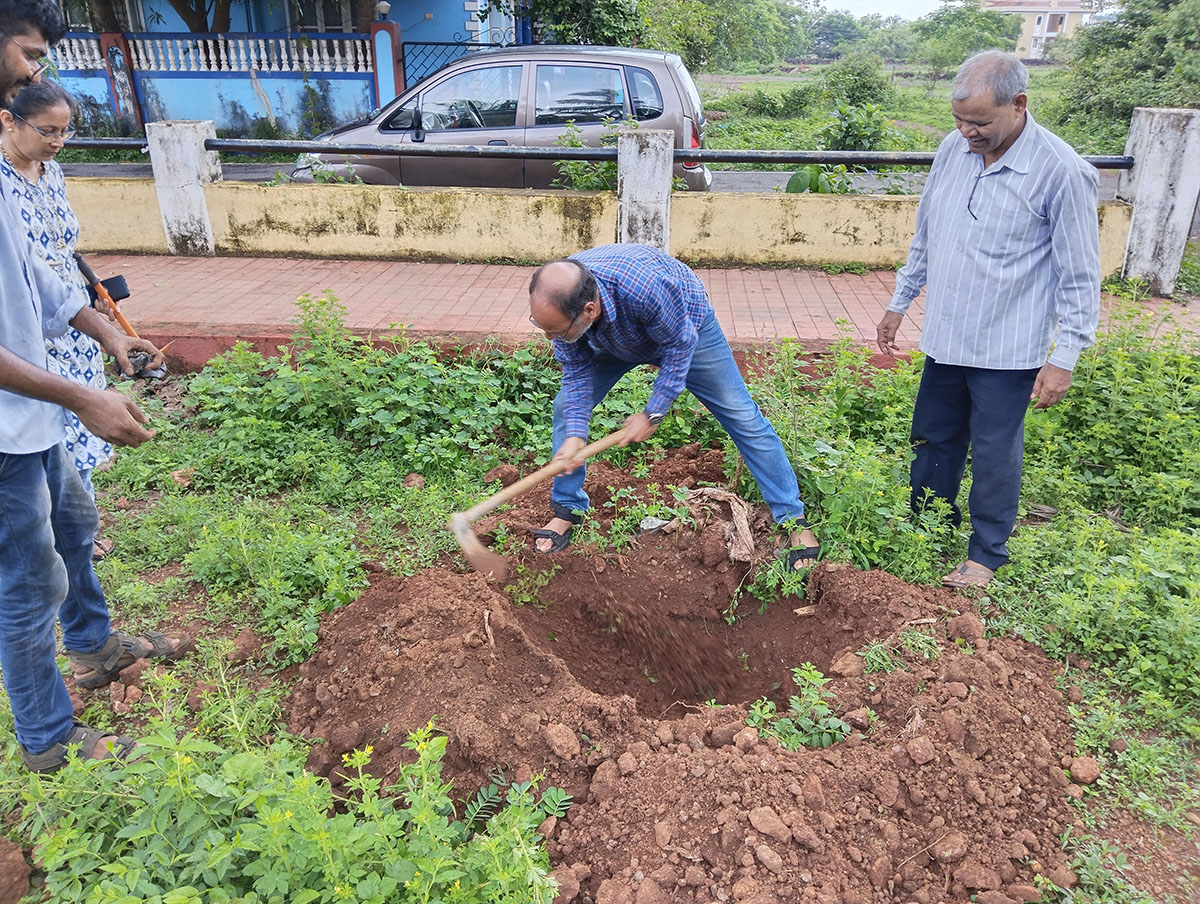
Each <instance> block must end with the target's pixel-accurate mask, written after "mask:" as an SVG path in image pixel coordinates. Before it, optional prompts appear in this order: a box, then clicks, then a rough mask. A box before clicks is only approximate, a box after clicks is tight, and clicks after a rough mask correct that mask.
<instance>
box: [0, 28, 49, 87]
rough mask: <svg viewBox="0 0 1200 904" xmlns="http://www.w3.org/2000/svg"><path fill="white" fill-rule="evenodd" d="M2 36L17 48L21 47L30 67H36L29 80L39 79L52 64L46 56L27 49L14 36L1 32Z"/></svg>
mask: <svg viewBox="0 0 1200 904" xmlns="http://www.w3.org/2000/svg"><path fill="white" fill-rule="evenodd" d="M0 35H3V36H4V37H6V38H8V40H10V41H12V42H13V43H14V44H16V45H17V47H19V48H20V49H21V52H22V53H24V54H25V58H26V59H27V60H29V63H30V65H31V66H33V67H34V68H33V70H32V71H31V72H30V73H29V76H28V77H29V78H31V79H34V78H37V77H38V76H39V75H41V74H42V73H43V72H44V71H45V70H46V68H47V67H48V66H49V65H50V63H51V60H50V57H48V56H45V55H44V54H41V53H38V52H37V51H36V50H33V49H31V48H29V47H26V46H25V45H24V44H22V43H21V42H20V41H18V40H17V39H16V38H14V37H13V36H12V35H10V34H9V33H8V32H6V31H0Z"/></svg>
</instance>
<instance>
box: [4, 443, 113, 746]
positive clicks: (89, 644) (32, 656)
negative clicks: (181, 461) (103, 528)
mask: <svg viewBox="0 0 1200 904" xmlns="http://www.w3.org/2000/svg"><path fill="white" fill-rule="evenodd" d="M98 527H99V517H98V515H97V513H96V505H95V503H94V502H92V500H91V497H89V496H88V494H87V491H86V490H85V489H84V486H83V481H82V480H81V479H80V477H79V471H78V470H76V468H75V465H74V464H72V462H71V460H70V459H69V458H68V457H67V453H66V451H65V450H64V449H63V447H62V444H61V443H60V444H59V445H57V446H55V447H54V448H52V449H47V450H46V451H45V452H35V453H32V454H29V455H13V454H6V453H0V668H2V669H3V673H4V686H5V688H6V689H7V691H8V699H9V703H10V704H11V705H12V712H13V719H14V721H15V722H16V725H17V740H18V741H20V742H21V746H23V747H24V748H25V749H26V750H27V751H28V752H30V753H41V752H42V751H44V750H48V749H49V748H51V747H53V746H54V745H55V744H57V743H59V742H60V741H62V740H63V739H64V738H66V736H67V735H68V734H70V732H71V727H72V711H71V700H70V698H69V697H68V696H67V687H66V685H65V684H63V679H62V675H61V674H59V671H58V664H57V663H56V661H55V650H56V644H55V638H54V623H55V621H56V620H58V619H59V618H61V619H62V626H63V642H64V644H65V645H66V647H67V649H71V650H83V651H85V652H91V651H94V650H98V649H99V648H100V647H102V646H103V645H104V643H105V641H107V640H108V635H109V630H110V625H109V620H108V605H107V603H106V601H105V599H104V592H103V591H102V590H101V589H100V582H99V581H97V580H96V572H95V571H94V570H93V568H92V539H93V538H94V537H95V536H96V530H97V528H98Z"/></svg>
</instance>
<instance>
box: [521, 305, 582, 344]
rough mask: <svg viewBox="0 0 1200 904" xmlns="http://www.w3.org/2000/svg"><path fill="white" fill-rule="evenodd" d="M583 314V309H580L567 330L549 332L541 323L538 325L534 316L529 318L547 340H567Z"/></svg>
mask: <svg viewBox="0 0 1200 904" xmlns="http://www.w3.org/2000/svg"><path fill="white" fill-rule="evenodd" d="M582 313H583V308H580V309H579V311H578V312H577V313H576V314H575V316H574V317H572V318H571V322H570V323H568V324H567V328H566V329H565V330H548V329H546V328H545V327H544V326H542V325H541V324H540V323H538V322H537V321H536V320H534V319H533V316H532V315H531V316H530V318H529V322H530V323H532V324H533V325H534V326H536V327H537V328H538V329H539V330H541V331H542V332H543V333H545V334H546V338H547V339H565V338H567V336H569V335H571V330H572V328H573V327H574V326H575V321H576V320H578V319H579V315H580V314H582Z"/></svg>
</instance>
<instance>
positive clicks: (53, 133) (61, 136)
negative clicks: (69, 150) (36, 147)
mask: <svg viewBox="0 0 1200 904" xmlns="http://www.w3.org/2000/svg"><path fill="white" fill-rule="evenodd" d="M8 112H10V113H12V110H9V111H8ZM12 115H13V116H15V117H16V118H17V119H19V120H21V122H23V123H25V125H27V126H29V128H31V129H33V130H34V131H35V132H37V133H38V134H39V135H41V136H42V141H45V142H46V143H50V142H54V141H70V140H71V139H72V138H74V137H75V130H74V129H63V130H62V131H59V130H58V129H39V128H38V127H37V126H35V125H34V124H33V123H31V122H30V121H29V120H28V119H26V118H25V117H24V116H22V115H21V114H20V113H13V114H12Z"/></svg>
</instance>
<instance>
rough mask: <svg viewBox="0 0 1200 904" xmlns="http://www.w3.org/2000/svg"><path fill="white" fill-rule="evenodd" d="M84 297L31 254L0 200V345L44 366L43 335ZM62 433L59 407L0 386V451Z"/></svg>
mask: <svg viewBox="0 0 1200 904" xmlns="http://www.w3.org/2000/svg"><path fill="white" fill-rule="evenodd" d="M86 301H87V299H86V298H85V297H83V296H81V295H80V294H78V293H77V292H74V291H72V290H71V289H69V288H68V287H67V286H66V284H65V283H64V282H63V281H62V280H61V279H59V277H58V274H56V273H55V272H54V271H53V270H51V269H50V267H49V266H47V265H46V262H45V261H43V260H41V259H40V258H39V257H37V256H36V255H35V254H34V253H33V244H32V243H31V242H30V241H29V237H28V236H27V235H26V234H25V230H24V229H23V228H21V227H20V226H19V225H18V224H17V222H16V218H15V217H14V216H13V210H12V205H10V204H7V203H4V202H3V201H0V346H3V347H4V348H6V349H8V350H9V351H10V352H12V353H13V354H15V355H17V356H18V357H21V358H24V359H25V360H26V361H28V362H29V363H30V364H33V365H34V366H36V367H39V368H41V369H42V370H45V369H46V339H48V338H54V337H56V336H61V335H62V334H63V333H65V332H66V330H67V324H68V323H69V321H70V320H71V318H73V317H74V316H75V315H76V314H78V313H79V311H80V309H82V308H83V306H84V304H85V303H86ZM62 438H63V410H62V408H61V407H60V406H58V405H52V404H50V403H49V402H39V401H37V400H36V399H31V398H28V397H27V396H22V395H17V394H16V393H13V392H8V391H6V390H4V389H0V452H5V453H9V454H28V453H31V452H43V451H45V450H46V449H49V448H50V447H51V446H54V445H57V444H58V443H60V442H61V441H62Z"/></svg>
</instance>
